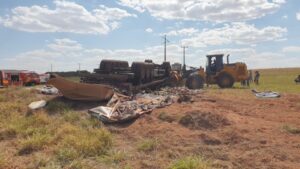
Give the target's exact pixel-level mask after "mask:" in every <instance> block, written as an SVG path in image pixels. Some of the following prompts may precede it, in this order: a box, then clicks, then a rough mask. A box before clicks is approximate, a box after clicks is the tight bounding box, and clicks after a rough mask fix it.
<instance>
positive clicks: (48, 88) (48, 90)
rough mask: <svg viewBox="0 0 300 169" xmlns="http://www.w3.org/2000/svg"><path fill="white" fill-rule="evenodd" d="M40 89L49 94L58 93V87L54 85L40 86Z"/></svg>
mask: <svg viewBox="0 0 300 169" xmlns="http://www.w3.org/2000/svg"><path fill="white" fill-rule="evenodd" d="M37 90H38V91H40V92H41V93H42V94H47V95H57V94H58V89H57V88H55V87H53V86H43V87H42V88H38V89H37Z"/></svg>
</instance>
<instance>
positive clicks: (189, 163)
mask: <svg viewBox="0 0 300 169" xmlns="http://www.w3.org/2000/svg"><path fill="white" fill-rule="evenodd" d="M211 168H212V165H211V164H210V162H209V161H206V160H205V159H204V158H202V157H186V158H183V159H180V160H178V161H175V162H174V163H173V164H171V165H170V167H169V169H211Z"/></svg>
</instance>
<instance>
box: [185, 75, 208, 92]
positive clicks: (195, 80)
mask: <svg viewBox="0 0 300 169" xmlns="http://www.w3.org/2000/svg"><path fill="white" fill-rule="evenodd" d="M185 85H186V87H188V88H189V89H202V88H203V86H204V79H203V78H202V77H201V76H199V75H191V76H189V77H188V78H187V80H186V82H185Z"/></svg>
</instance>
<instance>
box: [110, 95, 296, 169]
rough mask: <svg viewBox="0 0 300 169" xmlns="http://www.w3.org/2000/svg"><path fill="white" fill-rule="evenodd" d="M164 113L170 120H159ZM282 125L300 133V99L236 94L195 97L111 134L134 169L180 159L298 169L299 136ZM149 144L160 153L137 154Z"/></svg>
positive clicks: (223, 165) (218, 164)
mask: <svg viewBox="0 0 300 169" xmlns="http://www.w3.org/2000/svg"><path fill="white" fill-rule="evenodd" d="M162 113H164V115H167V118H163V120H162V118H159V117H160V116H161V114H162ZM187 114H189V115H190V116H186V115H187ZM197 114H199V115H197ZM183 116H186V117H188V118H187V119H188V120H189V122H190V123H185V121H182V117H183ZM185 120H186V119H185ZM171 121H172V122H171ZM191 123H193V125H190V124H191ZM186 124H189V125H186ZM203 124H204V125H203ZM284 125H288V126H294V127H298V128H299V127H300V95H290V94H283V95H282V97H281V98H278V99H257V98H256V97H255V96H253V95H252V93H251V92H250V90H239V89H234V90H211V91H207V92H205V93H202V94H199V95H197V96H195V102H194V103H176V104H173V105H171V106H169V107H166V108H162V109H157V110H155V111H153V112H152V113H151V114H149V115H145V116H143V117H141V118H139V119H137V120H136V121H135V122H133V123H131V124H127V125H122V126H108V128H109V130H110V131H111V132H113V133H114V135H115V137H116V138H117V139H116V144H117V149H120V150H125V152H127V154H128V156H129V157H130V158H129V161H127V162H129V163H130V164H132V166H133V167H134V168H166V167H167V166H168V165H169V164H170V162H172V161H173V160H175V159H177V158H180V157H185V156H192V155H199V154H200V155H203V156H204V157H206V158H208V159H210V160H211V161H212V162H213V164H214V166H216V167H218V168H234V169H235V168H243V169H244V168H249V169H250V168H251V169H253V168H259V169H261V168H274V169H275V168H276V169H277V168H278V169H282V168H287V169H288V168H293V169H297V168H300V153H299V152H300V135H299V134H291V133H289V132H287V131H286V130H284V129H283V126H284ZM147 138H148V139H156V140H157V142H158V145H157V147H156V148H155V149H154V150H153V151H149V152H140V151H137V150H136V146H137V144H138V143H139V142H141V141H142V140H144V139H147Z"/></svg>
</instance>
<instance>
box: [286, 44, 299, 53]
mask: <svg viewBox="0 0 300 169" xmlns="http://www.w3.org/2000/svg"><path fill="white" fill-rule="evenodd" d="M282 51H283V52H285V53H300V46H287V47H284V48H283V49H282Z"/></svg>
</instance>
